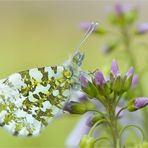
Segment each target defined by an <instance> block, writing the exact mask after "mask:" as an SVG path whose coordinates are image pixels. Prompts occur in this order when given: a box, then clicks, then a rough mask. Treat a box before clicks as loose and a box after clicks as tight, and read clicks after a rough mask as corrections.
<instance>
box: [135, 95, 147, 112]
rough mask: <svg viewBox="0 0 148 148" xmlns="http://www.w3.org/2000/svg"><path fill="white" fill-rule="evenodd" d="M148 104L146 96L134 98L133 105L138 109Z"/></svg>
mask: <svg viewBox="0 0 148 148" xmlns="http://www.w3.org/2000/svg"><path fill="white" fill-rule="evenodd" d="M147 104H148V98H145V97H139V98H136V99H135V102H134V106H135V108H136V109H140V108H142V107H144V106H146V105H147Z"/></svg>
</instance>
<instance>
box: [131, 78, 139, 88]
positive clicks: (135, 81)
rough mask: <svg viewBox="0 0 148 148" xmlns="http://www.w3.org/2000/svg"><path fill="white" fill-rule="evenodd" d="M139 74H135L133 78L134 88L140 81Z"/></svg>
mask: <svg viewBox="0 0 148 148" xmlns="http://www.w3.org/2000/svg"><path fill="white" fill-rule="evenodd" d="M138 79H139V78H138V75H134V76H133V79H132V88H135V87H136V86H137V83H138Z"/></svg>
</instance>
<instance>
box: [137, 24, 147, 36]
mask: <svg viewBox="0 0 148 148" xmlns="http://www.w3.org/2000/svg"><path fill="white" fill-rule="evenodd" d="M137 32H138V33H139V34H144V33H147V32H148V22H147V23H141V24H139V25H138V26H137Z"/></svg>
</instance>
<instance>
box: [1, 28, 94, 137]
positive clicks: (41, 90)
mask: <svg viewBox="0 0 148 148" xmlns="http://www.w3.org/2000/svg"><path fill="white" fill-rule="evenodd" d="M93 29H94V25H93V27H90V29H89V30H88V32H87V33H86V35H85V39H86V38H87V36H88V35H89V34H90V32H92V31H93ZM82 41H84V39H83V40H82ZM81 43H82V42H81ZM83 58H84V54H82V53H81V52H78V51H76V52H75V53H74V55H73V56H72V57H71V58H70V59H69V60H67V61H66V62H64V64H61V65H57V66H47V67H41V68H32V69H29V70H25V71H21V72H17V73H14V74H11V75H10V76H8V77H7V78H5V79H2V80H0V126H1V127H3V128H4V129H6V130H7V131H8V132H9V133H11V134H13V135H17V136H37V135H39V134H40V132H41V131H42V129H43V128H44V127H45V126H47V125H48V124H49V123H50V122H51V121H52V120H53V119H55V118H56V117H57V116H59V115H61V114H62V113H63V109H62V108H63V106H64V104H65V102H67V101H68V100H69V98H70V91H71V90H72V89H75V88H78V86H79V75H80V71H81V70H80V66H81V64H82V61H83Z"/></svg>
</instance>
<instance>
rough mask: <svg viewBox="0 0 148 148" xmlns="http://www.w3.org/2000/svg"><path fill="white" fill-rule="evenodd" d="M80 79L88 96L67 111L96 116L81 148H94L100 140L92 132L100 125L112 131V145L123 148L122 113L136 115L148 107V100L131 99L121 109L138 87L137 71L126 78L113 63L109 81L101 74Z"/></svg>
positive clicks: (90, 122) (130, 72)
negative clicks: (120, 119)
mask: <svg viewBox="0 0 148 148" xmlns="http://www.w3.org/2000/svg"><path fill="white" fill-rule="evenodd" d="M79 79H80V83H81V89H82V91H83V92H84V93H85V95H84V96H83V98H85V99H83V101H79V102H73V101H71V102H69V103H67V104H66V105H65V107H64V110H65V111H68V112H70V113H72V114H84V113H86V112H89V111H91V112H92V113H93V114H91V116H89V119H87V121H86V125H87V126H88V127H90V132H89V133H88V135H85V136H84V137H82V139H81V141H80V147H81V148H84V147H86V145H89V147H90V148H93V147H94V145H95V143H96V141H97V140H96V139H95V137H94V136H93V135H92V131H94V129H95V128H96V126H98V125H99V124H105V125H106V126H108V127H109V128H110V131H111V137H112V141H113V142H112V143H111V145H112V146H114V147H117V145H120V144H121V143H120V142H119V143H118V142H117V140H118V139H120V135H119V128H118V119H119V118H120V117H123V114H122V116H121V112H122V111H123V110H125V109H127V110H128V111H129V112H132V111H136V110H138V109H141V108H143V107H144V106H146V105H147V104H148V98H146V97H137V98H134V99H133V98H130V100H129V99H128V102H127V100H126V99H125V101H124V104H123V106H121V103H120V106H121V107H119V102H120V100H121V99H124V94H125V93H127V92H128V91H129V90H130V89H131V88H133V87H135V86H136V84H137V80H138V77H137V75H135V74H134V68H133V67H131V68H129V70H128V71H127V72H126V74H124V75H123V74H122V73H121V72H120V70H119V67H118V64H117V62H116V60H112V64H111V69H110V74H109V76H108V77H105V76H104V75H103V73H102V72H101V70H96V71H95V72H94V73H93V74H90V75H85V74H81V75H80V78H79ZM94 99H96V100H97V101H99V102H100V104H101V105H102V106H103V108H104V110H101V106H98V105H97V102H94V101H91V100H94ZM101 139H102V137H101ZM103 139H104V138H103ZM105 139H106V138H105Z"/></svg>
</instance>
